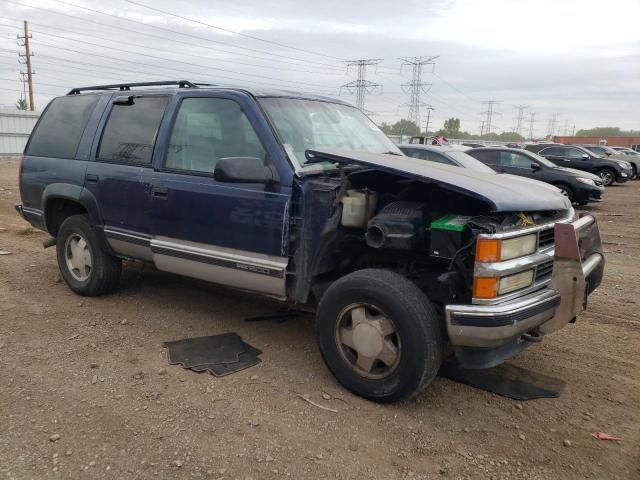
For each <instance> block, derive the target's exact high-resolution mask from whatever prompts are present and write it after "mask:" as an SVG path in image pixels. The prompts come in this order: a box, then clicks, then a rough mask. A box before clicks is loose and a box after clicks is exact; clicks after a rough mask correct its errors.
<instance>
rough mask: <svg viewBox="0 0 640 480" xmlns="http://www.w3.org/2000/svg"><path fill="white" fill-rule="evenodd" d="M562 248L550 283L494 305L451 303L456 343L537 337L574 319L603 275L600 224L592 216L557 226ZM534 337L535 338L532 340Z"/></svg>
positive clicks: (485, 344)
mask: <svg viewBox="0 0 640 480" xmlns="http://www.w3.org/2000/svg"><path fill="white" fill-rule="evenodd" d="M555 230H556V231H555V238H556V248H555V253H554V267H553V274H552V278H551V283H550V284H549V286H548V287H545V288H542V289H540V290H537V291H536V292H533V293H529V294H527V295H525V296H522V297H518V298H515V299H513V300H510V301H507V302H503V303H497V304H490V305H447V307H446V309H445V319H446V325H447V333H448V335H449V340H450V341H451V343H452V344H453V345H454V346H456V347H475V348H495V347H500V346H501V345H505V344H507V343H512V342H514V341H522V342H526V341H527V336H525V337H524V338H523V335H525V334H527V333H529V334H531V336H533V337H534V338H535V339H536V340H537V339H539V338H541V336H542V335H544V334H545V333H550V332H552V331H555V330H558V329H559V328H562V327H564V326H565V325H566V324H567V323H569V322H570V321H571V320H573V319H574V318H575V317H576V315H577V314H578V313H579V312H580V311H581V310H582V309H583V308H584V306H585V305H586V298H587V296H588V295H589V294H590V293H591V292H592V291H593V290H595V288H596V287H597V286H598V285H599V284H600V281H601V279H602V272H603V269H604V256H603V254H602V248H601V244H600V235H599V231H598V226H597V224H596V220H595V218H594V217H592V216H590V215H587V216H584V217H582V218H580V219H579V220H577V221H575V222H573V223H570V224H556V226H555ZM531 336H529V338H532V337H531Z"/></svg>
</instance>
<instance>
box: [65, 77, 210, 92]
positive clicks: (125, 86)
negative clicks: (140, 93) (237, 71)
mask: <svg viewBox="0 0 640 480" xmlns="http://www.w3.org/2000/svg"><path fill="white" fill-rule="evenodd" d="M168 85H177V86H178V87H179V88H198V87H199V86H213V85H214V84H212V83H195V82H190V81H189V80H169V81H166V82H140V83H114V84H112V85H97V86H95V87H80V88H74V89H73V90H71V91H69V93H67V95H77V94H79V93H80V92H86V91H90V90H116V89H117V90H120V91H127V90H131V88H132V87H160V86H168Z"/></svg>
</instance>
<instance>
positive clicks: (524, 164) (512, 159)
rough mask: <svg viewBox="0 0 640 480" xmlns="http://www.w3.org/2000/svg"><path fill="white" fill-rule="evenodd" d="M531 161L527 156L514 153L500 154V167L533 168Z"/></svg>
mask: <svg viewBox="0 0 640 480" xmlns="http://www.w3.org/2000/svg"><path fill="white" fill-rule="evenodd" d="M532 163H533V160H531V159H530V158H529V157H527V156H526V155H522V154H520V153H513V152H500V165H501V166H503V167H514V168H527V169H530V168H531V164H532Z"/></svg>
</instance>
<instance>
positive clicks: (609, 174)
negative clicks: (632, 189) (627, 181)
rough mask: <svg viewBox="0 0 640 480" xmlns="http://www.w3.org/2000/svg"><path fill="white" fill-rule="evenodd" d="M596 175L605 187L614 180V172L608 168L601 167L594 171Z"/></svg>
mask: <svg viewBox="0 0 640 480" xmlns="http://www.w3.org/2000/svg"><path fill="white" fill-rule="evenodd" d="M596 175H598V176H599V177H600V178H601V179H602V183H603V184H604V186H605V187H608V186H609V185H611V184H612V183H613V182H615V181H616V172H614V171H613V170H611V169H610V168H601V169H600V170H598V171H597V172H596Z"/></svg>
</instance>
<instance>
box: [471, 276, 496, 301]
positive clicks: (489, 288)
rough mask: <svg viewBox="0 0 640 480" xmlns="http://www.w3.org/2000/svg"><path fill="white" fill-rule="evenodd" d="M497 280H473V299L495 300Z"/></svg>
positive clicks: (479, 278)
mask: <svg viewBox="0 0 640 480" xmlns="http://www.w3.org/2000/svg"><path fill="white" fill-rule="evenodd" d="M499 280H500V279H499V278H493V277H476V278H474V279H473V297H474V298H496V297H497V296H498V284H499Z"/></svg>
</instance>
